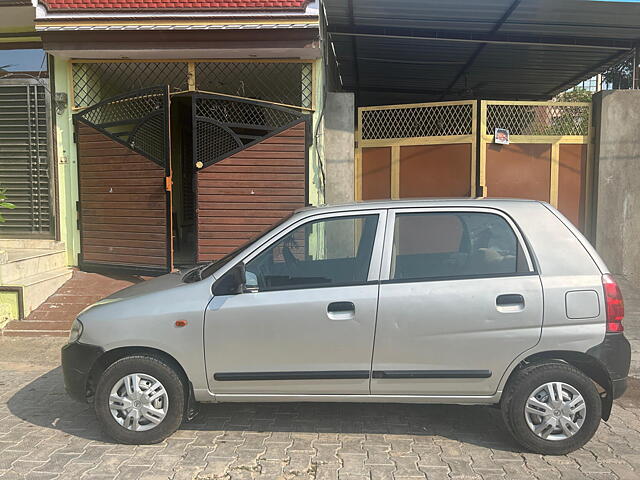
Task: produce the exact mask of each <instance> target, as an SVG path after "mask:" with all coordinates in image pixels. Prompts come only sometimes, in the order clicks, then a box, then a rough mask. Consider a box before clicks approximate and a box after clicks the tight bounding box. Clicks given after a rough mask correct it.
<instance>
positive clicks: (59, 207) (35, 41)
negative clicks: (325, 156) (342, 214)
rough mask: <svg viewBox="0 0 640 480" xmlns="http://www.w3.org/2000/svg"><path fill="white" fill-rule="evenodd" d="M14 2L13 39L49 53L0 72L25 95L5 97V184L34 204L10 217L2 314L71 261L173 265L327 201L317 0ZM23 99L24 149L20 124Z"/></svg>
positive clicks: (0, 83) (13, 90)
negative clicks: (22, 67) (25, 67)
mask: <svg viewBox="0 0 640 480" xmlns="http://www.w3.org/2000/svg"><path fill="white" fill-rule="evenodd" d="M18 4H19V5H18ZM5 7H6V8H5ZM9 10H10V11H9ZM3 12H4V13H6V16H5V17H6V18H8V21H7V22H6V23H7V25H6V26H3V25H4V24H2V25H0V27H2V28H0V33H1V34H2V35H0V37H1V38H0V39H1V40H2V42H3V43H2V44H3V45H5V47H3V49H4V51H5V52H9V50H10V53H11V57H12V58H20V57H22V56H24V55H25V54H26V52H27V51H31V50H34V49H35V50H38V51H40V52H42V58H43V59H44V60H45V61H44V62H43V65H44V66H43V67H42V68H40V69H39V70H38V69H31V70H38V71H23V72H20V75H18V72H11V74H10V75H9V77H11V78H4V77H6V75H4V76H3V78H2V79H0V101H8V102H10V103H11V106H12V108H13V110H11V111H9V110H7V109H6V108H5V109H3V110H2V112H3V113H0V115H2V118H0V123H1V125H0V129H3V131H1V132H0V134H2V135H3V140H2V145H0V188H7V196H8V197H9V200H10V201H13V202H14V203H15V204H16V206H17V208H16V209H15V210H11V211H9V212H8V213H7V214H6V215H5V216H6V217H7V221H6V222H5V223H4V224H2V225H0V239H1V240H0V250H2V251H3V252H4V253H3V254H2V255H1V256H0V285H1V286H0V299H1V302H0V303H1V304H2V305H3V312H4V313H3V315H2V316H1V318H2V321H3V322H6V321H7V320H11V319H16V318H23V317H26V316H27V315H28V313H29V312H30V311H31V310H32V309H33V308H35V307H36V306H37V305H38V304H40V303H41V302H42V301H43V300H44V299H46V298H47V297H48V296H49V295H51V294H52V293H53V292H54V291H55V290H56V289H57V288H58V287H59V286H60V285H61V284H62V283H64V281H66V280H67V279H68V278H69V276H70V274H71V270H70V269H69V267H80V268H81V269H83V270H86V271H98V272H102V271H105V272H113V273H124V274H135V275H140V274H147V275H159V274H162V273H165V272H168V271H171V270H172V269H175V268H180V267H182V266H187V265H193V264H195V263H198V262H204V261H210V260H215V259H218V258H221V257H223V256H224V255H226V254H227V253H229V252H230V251H232V250H233V249H235V248H236V247H238V246H239V245H241V244H243V243H245V242H246V241H247V240H248V239H250V238H251V237H253V236H255V235H256V234H258V233H260V232H261V231H263V230H264V229H266V228H268V227H269V226H270V225H272V224H273V223H275V222H277V221H279V220H280V219H282V218H283V217H285V216H287V215H289V214H290V213H291V212H292V211H293V210H295V209H297V208H300V207H303V206H305V205H309V204H317V203H321V202H323V201H324V198H323V193H324V188H323V187H324V186H323V172H322V171H321V170H322V166H321V165H322V160H321V148H320V145H321V143H322V132H321V128H320V124H321V118H322V114H321V112H322V109H323V101H324V95H323V94H322V92H323V85H324V77H323V68H322V52H321V43H320V27H319V7H318V2H313V1H309V0H279V1H276V0H269V1H266V0H252V1H224V2H222V1H218V0H212V1H209V2H194V1H191V0H186V1H178V2H146V1H138V2H122V3H113V2H106V1H102V0H87V1H60V0H49V1H42V2H36V1H34V2H31V1H28V2H23V1H20V2H15V5H13V3H12V4H11V6H8V5H3ZM18 14H19V15H18ZM23 18H24V21H23V23H24V24H25V25H24V26H23V27H19V28H18V27H16V21H17V19H21V21H22V19H23ZM5 27H6V28H5ZM17 30H19V31H17ZM8 42H11V47H10V48H9V47H7V46H6V44H8ZM45 52H46V55H45ZM0 58H3V59H4V58H9V53H5V54H4V55H2V56H0ZM2 66H3V64H2V62H0V67H2ZM3 73H4V72H3ZM22 97H24V99H22ZM18 99H22V100H24V101H22V103H20V105H17V107H16V102H17V101H18ZM14 107H16V108H14ZM7 115H9V116H7ZM4 117H7V118H4ZM9 117H11V118H9ZM18 117H19V119H20V121H22V122H24V121H26V122H27V124H26V125H24V128H22V129H21V131H20V132H19V134H20V138H19V139H17V140H15V139H13V140H12V141H13V142H14V143H15V142H16V141H19V142H21V144H20V145H19V148H20V149H22V150H21V151H19V152H18V151H15V150H16V149H15V148H14V147H11V148H10V145H9V144H8V143H7V142H6V141H5V140H6V139H9V137H8V136H7V135H13V133H12V132H13V130H11V128H13V127H12V126H11V125H13V123H11V122H13V120H15V119H16V118H18ZM23 117H24V119H23ZM32 117H33V118H32ZM25 119H26V120H25ZM14 123H15V122H14ZM5 127H6V128H5ZM5 157H6V158H5ZM18 157H20V158H18ZM22 157H24V158H22ZM34 276H35V278H36V280H37V281H35V280H34V279H33V277H34ZM50 276H52V277H55V280H52V279H50V278H49V277H50ZM45 277H46V282H45V283H43V280H42V279H43V278H45ZM30 287H32V288H30ZM35 292H37V294H35ZM32 297H33V298H32Z"/></svg>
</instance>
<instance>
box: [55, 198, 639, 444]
mask: <svg viewBox="0 0 640 480" xmlns="http://www.w3.org/2000/svg"><path fill="white" fill-rule="evenodd" d="M623 315H624V308H623V302H622V296H621V294H620V290H619V288H618V286H617V285H616V283H615V280H614V279H613V277H612V276H611V274H610V273H609V271H608V269H607V267H606V266H605V265H604V263H603V262H602V260H601V259H600V257H599V256H598V254H597V253H596V252H595V250H594V249H593V247H592V246H591V245H590V244H589V243H588V242H587V240H586V239H585V238H584V237H583V236H582V234H581V233H580V232H579V231H578V230H577V229H576V228H575V227H574V226H573V225H571V224H570V223H569V221H568V220H567V219H565V218H564V217H563V216H562V215H561V214H560V213H559V212H558V211H556V210H555V209H554V208H552V207H551V206H549V205H547V204H545V203H541V202H535V201H525V200H428V201H427V200H424V201H394V202H371V203H361V204H352V205H342V206H333V207H323V208H309V209H304V210H301V211H298V212H296V213H295V214H293V215H292V216H291V217H289V218H287V219H285V220H284V221H282V222H281V223H280V224H278V225H276V226H275V227H273V228H272V229H271V230H269V231H268V232H266V233H264V234H263V235H262V236H261V237H260V238H258V239H257V240H254V241H251V242H250V243H249V244H247V245H245V246H243V247H241V248H239V249H237V250H235V251H234V252H232V253H230V254H229V255H227V256H226V257H225V258H223V259H221V260H218V261H216V262H214V263H211V264H207V265H202V266H199V267H197V268H194V269H191V270H189V271H187V272H176V273H171V274H169V275H165V276H163V277H160V278H157V279H154V280H150V281H147V282H143V283H141V284H138V285H135V286H133V287H129V288H126V289H124V290H122V291H120V292H118V293H116V294H114V295H112V296H110V297H108V298H105V299H104V300H102V301H100V302H98V303H96V304H95V305H93V306H91V307H89V308H88V309H86V310H85V311H84V312H82V313H81V314H80V315H79V317H78V319H77V320H76V321H75V322H74V324H73V327H72V331H71V336H70V339H69V343H68V344H67V345H66V346H64V347H63V349H62V366H63V371H64V379H65V385H66V389H67V391H68V392H69V394H70V395H71V396H72V397H74V398H76V399H79V400H81V401H90V402H93V404H94V405H95V411H96V414H97V416H98V418H99V420H100V422H101V424H102V425H103V427H104V429H105V431H106V432H107V433H108V434H109V435H110V436H112V437H113V438H114V439H116V440H117V441H119V442H122V443H153V442H159V441H161V440H163V439H164V438H165V437H167V436H168V435H170V434H171V433H173V432H174V431H175V430H176V429H177V428H178V427H179V426H180V424H181V423H182V421H183V420H184V419H187V420H188V419H190V418H191V417H192V416H193V415H194V414H195V411H196V408H197V403H198V402H256V401H259V402H301V401H312V402H318V401H330V402H385V403H399V402H412V403H452V404H486V405H499V406H500V408H501V409H502V412H503V416H504V420H505V424H506V427H507V429H508V430H509V431H510V432H511V433H512V434H513V437H514V438H515V440H516V441H518V442H519V443H520V444H521V445H522V446H523V447H525V448H526V449H529V450H531V451H535V452H541V453H545V454H562V453H566V452H569V451H572V450H574V449H576V448H578V447H580V446H582V445H584V444H585V443H586V442H587V441H589V439H591V437H592V436H593V435H594V433H595V432H596V429H597V428H598V425H599V423H600V419H604V420H607V419H608V418H609V414H610V412H611V406H612V401H613V399H614V398H616V397H618V396H620V395H621V394H622V393H623V392H624V390H625V388H626V377H627V375H628V372H629V364H630V356H631V354H630V346H629V342H628V341H627V340H626V338H625V337H624V334H623V327H622V318H623ZM389 408H393V407H392V406H389Z"/></svg>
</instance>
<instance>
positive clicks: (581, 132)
mask: <svg viewBox="0 0 640 480" xmlns="http://www.w3.org/2000/svg"><path fill="white" fill-rule="evenodd" d="M497 128H499V129H506V130H508V131H509V134H510V141H509V144H508V145H501V144H499V143H496V142H495V138H494V137H495V130H496V129H497ZM356 138H357V145H356V177H355V188H356V191H355V194H356V198H357V199H362V200H369V199H377V198H380V199H384V198H411V197H475V196H482V197H487V196H492V197H518V198H531V199H536V200H543V201H546V202H549V203H551V204H552V205H553V206H555V207H557V208H558V209H559V210H560V211H562V212H563V213H564V214H565V215H566V216H567V217H568V218H569V219H570V220H571V221H572V222H573V223H574V224H575V225H577V226H578V227H580V228H581V229H582V230H583V231H587V230H588V228H589V225H588V219H589V215H588V210H589V207H590V201H589V199H590V196H589V190H590V185H591V182H592V169H593V167H592V162H591V161H590V158H591V152H590V144H591V139H592V127H591V104H589V103H578V102H576V103H566V102H565V103H563V102H506V101H484V100H483V101H476V100H468V101H460V102H445V103H422V104H409V105H386V106H380V107H362V108H360V109H359V110H358V131H357V136H356Z"/></svg>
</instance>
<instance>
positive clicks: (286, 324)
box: [204, 211, 386, 395]
mask: <svg viewBox="0 0 640 480" xmlns="http://www.w3.org/2000/svg"><path fill="white" fill-rule="evenodd" d="M385 216H386V212H385V211H366V212H362V213H360V212H355V213H352V212H351V213H350V212H345V213H334V214H323V215H316V216H312V217H308V218H305V219H304V220H300V221H298V222H297V223H295V224H294V225H292V226H290V227H289V228H287V229H285V231H283V232H282V233H281V234H279V235H277V236H276V237H275V238H274V239H273V240H272V241H270V242H269V244H268V245H265V246H263V247H261V248H259V249H257V250H255V251H253V252H251V253H250V254H248V256H247V257H246V258H245V259H244V260H243V262H244V264H245V270H246V283H245V292H244V293H241V294H238V295H225V296H218V297H214V298H213V300H212V301H211V302H210V304H209V305H208V307H207V310H206V312H205V331H204V333H205V356H206V366H207V376H208V381H209V386H210V389H211V391H213V392H214V393H215V394H216V395H223V394H294V395H295V394H368V393H369V377H370V368H371V349H372V347H373V335H374V329H375V319H376V310H377V302H378V280H379V278H378V276H379V271H380V259H381V251H382V245H383V241H384V238H383V230H384V226H385Z"/></svg>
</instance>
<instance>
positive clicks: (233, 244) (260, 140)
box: [192, 93, 310, 262]
mask: <svg viewBox="0 0 640 480" xmlns="http://www.w3.org/2000/svg"><path fill="white" fill-rule="evenodd" d="M192 102H193V104H192V112H193V135H194V162H195V168H196V174H195V175H196V179H195V180H196V181H195V190H196V221H197V255H196V259H197V261H198V262H205V261H210V260H215V259H218V258H221V257H223V256H224V255H226V254H227V253H229V252H231V251H232V250H234V249H235V248H237V247H238V246H240V245H242V244H243V243H245V242H247V240H249V239H250V238H252V237H255V236H257V235H258V234H260V233H261V232H262V231H264V230H266V229H267V228H268V227H269V226H271V225H272V224H274V223H275V222H277V221H278V220H280V219H282V218H283V217H285V216H287V215H289V214H290V213H291V212H292V211H294V210H296V209H297V208H300V207H303V206H305V205H306V204H307V188H306V187H307V164H308V162H307V155H308V148H309V144H308V143H309V135H308V130H309V123H310V116H309V115H307V114H304V113H302V112H299V111H297V110H293V109H290V108H286V107H282V106H278V105H274V104H270V103H268V102H260V101H252V100H247V99H237V98H231V97H229V96H226V95H217V94H210V93H197V94H192Z"/></svg>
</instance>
